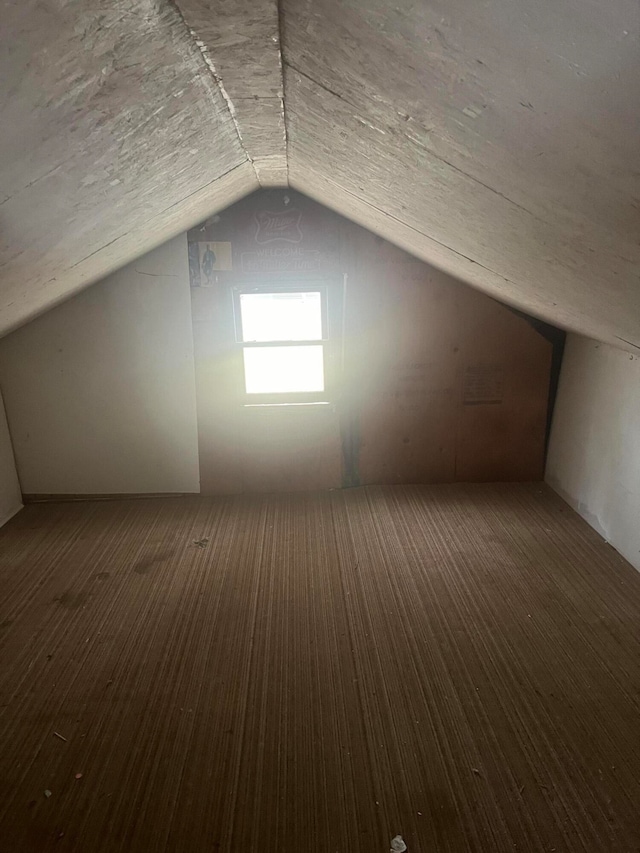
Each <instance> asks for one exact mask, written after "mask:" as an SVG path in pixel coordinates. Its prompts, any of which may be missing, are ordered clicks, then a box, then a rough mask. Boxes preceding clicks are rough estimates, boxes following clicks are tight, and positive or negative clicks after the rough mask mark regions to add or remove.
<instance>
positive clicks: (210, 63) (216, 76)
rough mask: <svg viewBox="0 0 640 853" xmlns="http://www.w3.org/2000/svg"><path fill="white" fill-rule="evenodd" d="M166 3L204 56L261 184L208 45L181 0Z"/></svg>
mask: <svg viewBox="0 0 640 853" xmlns="http://www.w3.org/2000/svg"><path fill="white" fill-rule="evenodd" d="M166 2H167V3H168V4H169V5H170V6H172V7H173V8H174V9H175V11H176V14H177V15H178V16H179V18H180V20H181V21H182V23H183V25H184V27H185V29H186V30H187V32H188V33H189V36H190V37H191V39H192V40H193V43H194V45H195V47H196V49H197V51H198V53H199V54H200V55H201V56H202V59H203V62H204V64H205V66H206V68H207V73H208V74H210V75H211V77H213V80H214V82H215V84H216V88H217V89H218V91H219V92H220V94H221V96H222V99H223V101H224V102H225V104H226V107H227V110H228V111H229V116H230V117H231V121H232V122H233V126H234V128H235V131H236V134H237V136H238V141H239V143H240V146H241V148H242V150H243V151H244V153H245V156H246V158H247V160H248V161H249V163H251V168H252V169H253V171H254V172H255V175H256V180H257V181H258V183H259V184H260V176H259V174H258V170H257V169H256V164H255V163H254V161H253V157H252V156H251V154H249V151H248V149H247V146H246V145H245V144H244V139H243V138H242V131H241V130H240V125H239V123H238V119H237V116H236V109H235V107H234V105H233V101H232V100H231V98H230V97H229V93H228V92H227V90H226V89H225V86H224V83H223V81H222V77H221V76H220V74H219V73H218V71H217V69H216V66H215V63H214V61H213V59H212V57H211V54H210V52H209V49H208V47H207V45H206V44H205V43H204V41H202V39H201V38H200V37H199V36H198V33H197V32H196V31H195V30H194V29H193V27H192V26H191V25H190V23H189V21H188V20H187V18H186V17H185V14H184V12H183V11H182V8H181V6H180V2H179V0H166Z"/></svg>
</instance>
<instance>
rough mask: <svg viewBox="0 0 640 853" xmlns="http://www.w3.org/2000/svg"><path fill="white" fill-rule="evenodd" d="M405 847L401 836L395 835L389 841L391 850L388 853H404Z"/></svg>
mask: <svg viewBox="0 0 640 853" xmlns="http://www.w3.org/2000/svg"><path fill="white" fill-rule="evenodd" d="M406 850H407V845H406V844H405V843H404V841H403V839H402V836H401V835H396V836H395V837H394V838H392V839H391V850H390V851H389V853H406Z"/></svg>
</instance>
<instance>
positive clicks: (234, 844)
mask: <svg viewBox="0 0 640 853" xmlns="http://www.w3.org/2000/svg"><path fill="white" fill-rule="evenodd" d="M0 583H1V587H0V588H1V590H2V595H1V598H2V604H1V605H0V655H1V657H0V705H1V707H0V750H1V751H0V851H3V853H4V851H6V853H15V851H27V853H30V851H37V853H43V851H45V852H46V851H50V850H51V851H61V853H64V851H74V853H80V851H82V853H85V851H87V853H107V851H108V852H109V853H111V851H127V853H142V851H145V852H146V851H154V853H200V851H203V853H204V851H207V853H208V852H209V851H225V853H227V852H228V851H229V852H230V853H258V851H259V853H387V851H388V850H389V848H390V842H391V839H392V838H393V837H394V836H396V835H398V834H399V835H402V837H403V838H404V840H405V842H406V845H407V848H408V851H409V853H436V852H437V853H466V851H474V853H484V851H490V853H507V851H508V853H513V851H520V853H523V851H532V853H533V851H535V853H547V851H554V850H555V851H558V853H559V851H565V853H567V851H571V853H573V851H585V853H604V851H611V852H612V853H613V851H615V853H622V852H623V851H640V820H639V818H638V802H640V737H639V734H640V725H639V719H640V714H639V712H640V654H639V652H640V634H639V626H640V573H638V572H636V571H635V570H633V569H632V568H631V567H630V566H629V565H628V564H627V563H626V562H625V561H624V560H623V559H622V558H621V557H620V556H619V555H618V554H617V553H616V552H615V551H614V550H613V549H612V548H611V547H610V546H608V545H606V544H605V543H604V542H603V540H602V539H601V538H600V537H599V536H597V534H596V533H595V532H594V531H593V530H592V529H591V528H589V527H588V526H587V525H586V524H585V522H584V521H582V519H580V518H579V517H578V516H577V515H576V514H575V513H574V512H573V511H572V510H570V509H569V508H568V507H567V506H566V504H564V503H563V502H562V501H561V500H560V499H559V498H558V497H557V496H556V495H554V494H553V493H552V492H551V491H550V490H549V489H548V488H547V487H545V486H542V485H539V484H524V485H523V484H517V485H507V484H500V485H473V486H469V485H446V486H433V487H426V486H415V487H367V488H362V489H354V490H348V491H335V492H326V493H320V494H295V495H256V496H244V497H243V496H236V497H230V498H220V499H215V498H199V497H193V498H175V499H171V498H168V499H156V500H118V501H102V502H95V503H78V502H76V503H59V504H40V505H31V506H28V507H27V508H26V509H25V510H23V511H22V512H21V513H20V514H19V515H17V516H16V517H15V518H14V519H13V520H12V521H11V522H9V524H8V525H6V526H5V527H4V528H3V529H2V530H0ZM80 774H81V775H80ZM47 792H50V796H49V795H47Z"/></svg>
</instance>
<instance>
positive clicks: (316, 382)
mask: <svg viewBox="0 0 640 853" xmlns="http://www.w3.org/2000/svg"><path fill="white" fill-rule="evenodd" d="M244 378H245V385H246V389H247V394H289V393H295V392H298V393H300V392H314V391H315V392H317V391H324V366H323V357H322V345H320V346H307V347H296V346H293V347H245V348H244Z"/></svg>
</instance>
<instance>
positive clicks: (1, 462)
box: [0, 394, 22, 527]
mask: <svg viewBox="0 0 640 853" xmlns="http://www.w3.org/2000/svg"><path fill="white" fill-rule="evenodd" d="M19 509H22V494H21V492H20V483H19V482H18V474H17V473H16V465H15V461H14V458H13V447H12V446H11V438H10V437H9V427H8V426H7V419H6V417H5V413H4V403H3V401H2V394H0V527H2V525H3V524H5V522H7V521H9V519H10V518H11V517H12V516H14V515H15V514H16V513H17V512H18V510H19Z"/></svg>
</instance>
